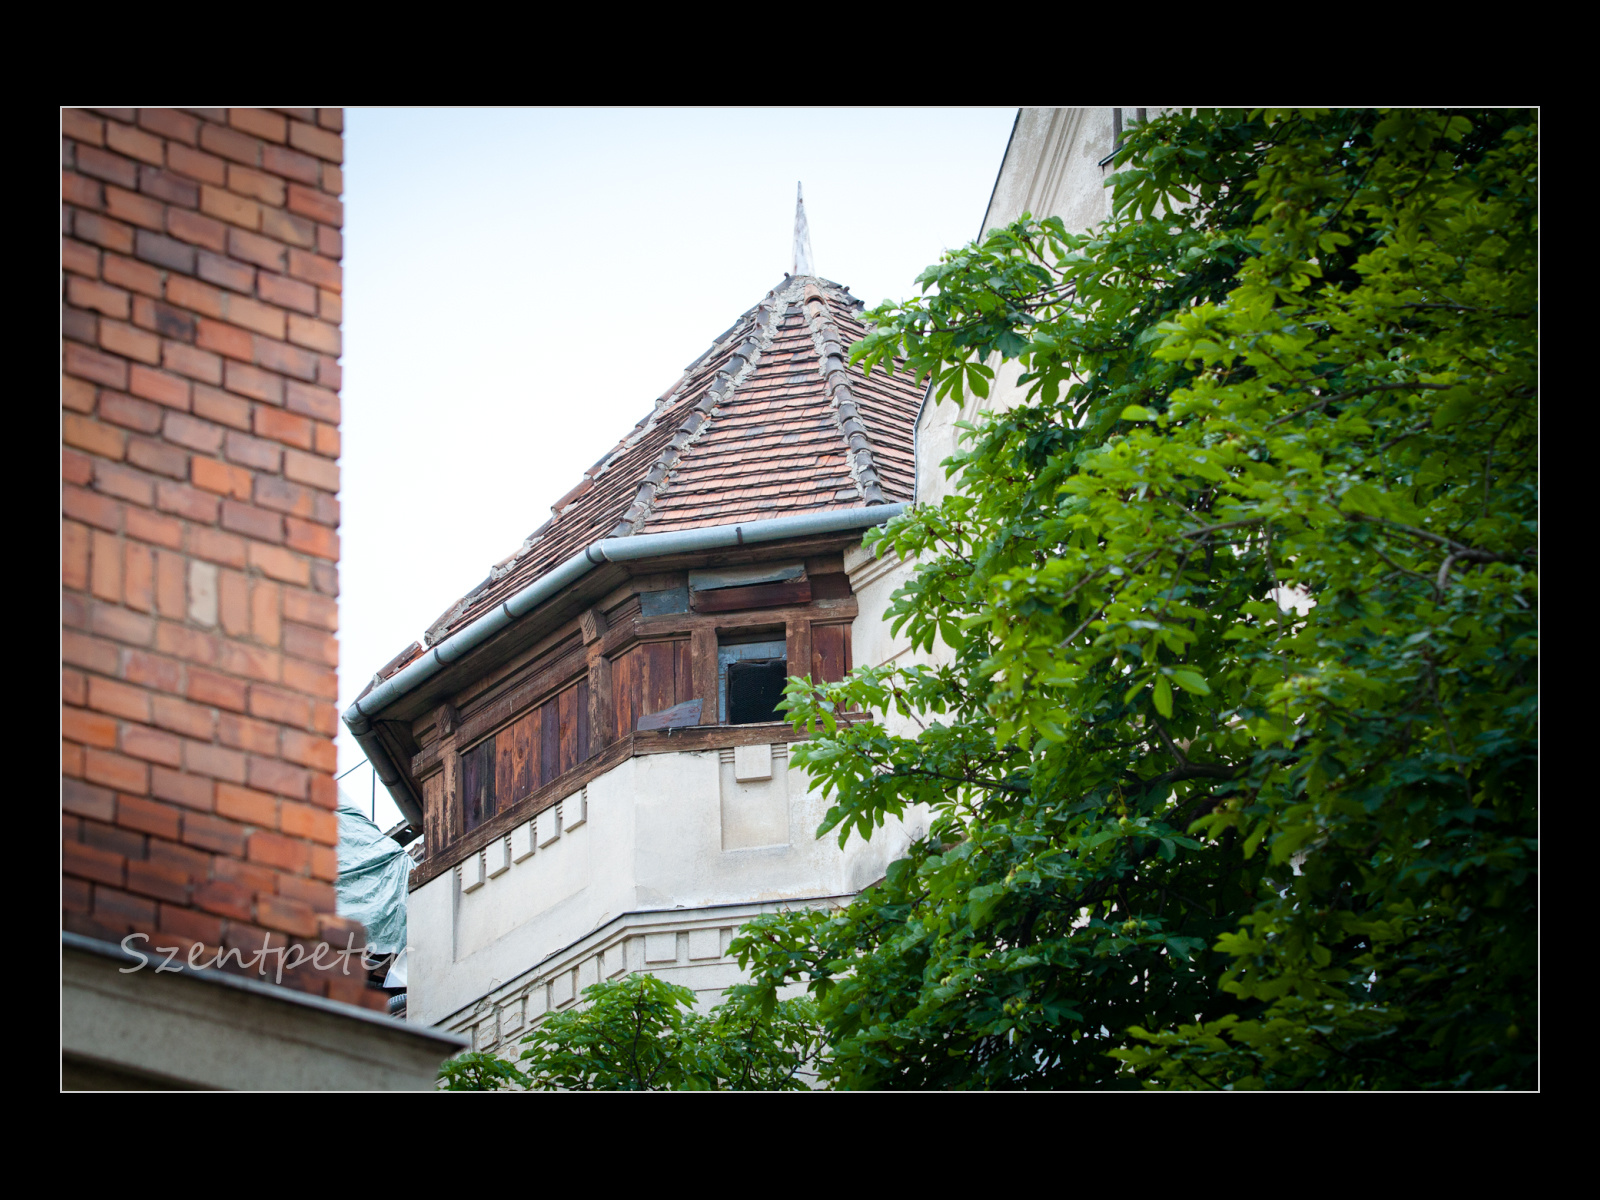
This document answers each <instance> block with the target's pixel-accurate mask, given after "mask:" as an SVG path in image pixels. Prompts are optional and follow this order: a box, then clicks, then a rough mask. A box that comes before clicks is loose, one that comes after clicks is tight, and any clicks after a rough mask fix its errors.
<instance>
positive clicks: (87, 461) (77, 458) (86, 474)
mask: <svg viewBox="0 0 1600 1200" xmlns="http://www.w3.org/2000/svg"><path fill="white" fill-rule="evenodd" d="M61 478H62V479H63V480H64V481H65V482H67V483H72V484H77V485H78V486H79V487H82V486H83V485H85V484H87V483H88V482H89V481H90V480H91V479H93V478H94V459H92V458H90V457H89V456H88V455H87V454H80V453H79V452H78V451H76V450H69V449H68V448H67V447H65V446H63V447H62V448H61Z"/></svg>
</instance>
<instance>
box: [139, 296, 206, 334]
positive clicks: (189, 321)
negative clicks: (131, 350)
mask: <svg viewBox="0 0 1600 1200" xmlns="http://www.w3.org/2000/svg"><path fill="white" fill-rule="evenodd" d="M133 323H134V324H135V325H138V326H140V327H141V328H144V329H153V330H155V332H157V333H159V334H161V335H162V336H163V337H169V338H176V339H177V340H178V341H180V342H192V341H194V340H195V335H196V334H197V333H198V331H199V322H198V321H196V320H195V318H194V314H193V313H190V312H186V311H185V310H183V309H181V308H175V307H173V306H172V305H170V304H163V303H162V302H161V301H159V300H148V299H146V298H145V297H143V296H140V297H138V298H137V299H136V300H134V302H133Z"/></svg>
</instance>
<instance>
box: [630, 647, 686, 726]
mask: <svg viewBox="0 0 1600 1200" xmlns="http://www.w3.org/2000/svg"><path fill="white" fill-rule="evenodd" d="M640 649H641V650H643V651H644V661H645V677H644V687H643V688H642V689H640V693H639V705H640V707H639V709H638V710H637V711H638V713H639V716H643V715H644V714H645V713H653V712H660V711H661V710H662V709H664V708H671V707H672V706H673V705H674V704H676V703H677V702H678V691H677V658H678V656H677V652H676V649H675V646H674V643H672V642H650V643H648V644H646V645H644V646H642V647H640Z"/></svg>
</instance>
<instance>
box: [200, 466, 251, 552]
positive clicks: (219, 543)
mask: <svg viewBox="0 0 1600 1200" xmlns="http://www.w3.org/2000/svg"><path fill="white" fill-rule="evenodd" d="M230 469H236V468H230ZM252 544H253V543H252ZM189 550H190V552H191V553H192V554H193V555H194V556H195V557H196V558H202V559H204V560H205V561H207V562H214V563H219V564H221V565H222V566H224V567H242V566H244V565H245V560H246V551H245V541H244V539H243V538H241V537H237V536H235V535H234V534H231V533H224V532H222V531H221V530H218V529H195V530H193V531H192V532H191V534H190V538H189Z"/></svg>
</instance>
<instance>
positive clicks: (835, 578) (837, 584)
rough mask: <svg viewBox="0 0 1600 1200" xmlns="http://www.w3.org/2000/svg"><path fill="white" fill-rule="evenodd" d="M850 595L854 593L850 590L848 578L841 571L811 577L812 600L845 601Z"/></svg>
mask: <svg viewBox="0 0 1600 1200" xmlns="http://www.w3.org/2000/svg"><path fill="white" fill-rule="evenodd" d="M852 595H854V593H853V592H852V591H851V590H850V576H848V575H846V574H845V573H844V572H843V571H839V572H836V573H831V574H828V575H813V576H811V598H812V599H813V600H845V599H848V598H849V597H850V596H852Z"/></svg>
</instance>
